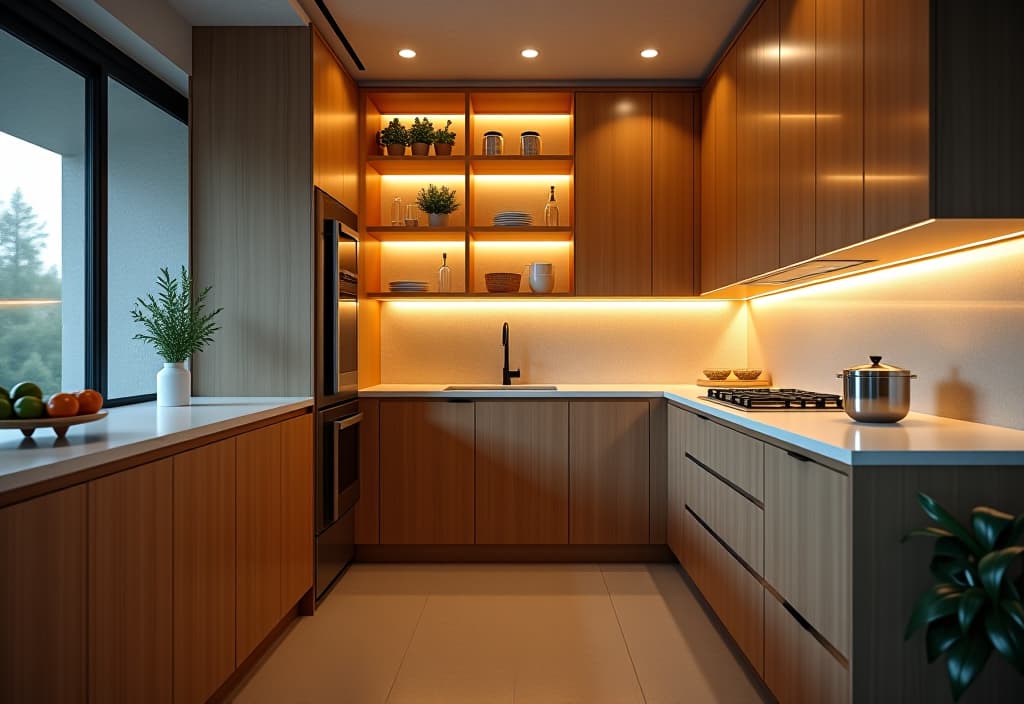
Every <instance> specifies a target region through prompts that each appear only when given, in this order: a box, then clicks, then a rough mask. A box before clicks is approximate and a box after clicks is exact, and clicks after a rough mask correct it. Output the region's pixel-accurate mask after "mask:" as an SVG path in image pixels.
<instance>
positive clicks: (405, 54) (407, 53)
mask: <svg viewBox="0 0 1024 704" xmlns="http://www.w3.org/2000/svg"><path fill="white" fill-rule="evenodd" d="M398 55H399V56H401V57H402V58H403V59H415V58H416V52H415V51H413V50H412V49H399V50H398Z"/></svg>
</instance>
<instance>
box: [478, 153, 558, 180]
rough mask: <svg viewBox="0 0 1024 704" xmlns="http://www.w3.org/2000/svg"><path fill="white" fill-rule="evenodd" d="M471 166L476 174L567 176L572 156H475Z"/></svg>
mask: <svg viewBox="0 0 1024 704" xmlns="http://www.w3.org/2000/svg"><path fill="white" fill-rule="evenodd" d="M469 163H470V166H472V168H473V173H475V174H488V175H508V174H515V175H519V174H527V175H536V176H547V175H550V174H555V175H559V176H567V175H569V174H571V173H572V156H570V155H567V154H558V155H549V154H541V155H540V156H516V155H513V156H474V157H471V158H470V162H469Z"/></svg>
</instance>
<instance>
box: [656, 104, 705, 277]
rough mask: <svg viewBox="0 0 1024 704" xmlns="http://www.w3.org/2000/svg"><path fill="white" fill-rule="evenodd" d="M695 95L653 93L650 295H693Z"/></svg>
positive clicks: (695, 192) (695, 175)
mask: <svg viewBox="0 0 1024 704" xmlns="http://www.w3.org/2000/svg"><path fill="white" fill-rule="evenodd" d="M697 102H698V98H697V95H696V94H695V93H675V92H673V93H654V94H652V96H651V117H652V122H651V168H652V170H653V171H652V178H651V293H652V294H653V295H655V296H692V295H694V294H695V293H696V286H695V282H694V274H695V262H694V256H693V255H694V235H695V228H696V221H695V213H696V208H697V202H696V198H697V195H696V194H697V189H696V179H697V174H696V173H695V168H696V163H697V161H696V157H697V154H696V149H697V123H696V120H697V109H698V107H697Z"/></svg>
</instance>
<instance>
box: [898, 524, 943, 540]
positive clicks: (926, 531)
mask: <svg viewBox="0 0 1024 704" xmlns="http://www.w3.org/2000/svg"><path fill="white" fill-rule="evenodd" d="M952 535H953V534H952V533H950V532H949V531H948V530H942V529H941V528H937V527H935V526H928V527H927V528H917V529H916V530H912V531H910V532H909V533H907V534H906V535H904V536H903V539H902V542H906V541H907V540H909V539H910V538H948V537H951V536H952Z"/></svg>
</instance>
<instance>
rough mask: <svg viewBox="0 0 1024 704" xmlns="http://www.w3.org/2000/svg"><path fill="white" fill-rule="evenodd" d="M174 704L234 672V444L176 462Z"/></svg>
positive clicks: (201, 697)
mask: <svg viewBox="0 0 1024 704" xmlns="http://www.w3.org/2000/svg"><path fill="white" fill-rule="evenodd" d="M173 464H174V482H173V484H174V486H173V506H174V508H173V516H174V518H173V525H174V538H173V550H172V553H173V574H174V577H173V583H174V592H173V593H174V611H173V619H174V701H175V702H177V703H181V704H184V703H192V702H205V701H206V700H207V699H208V698H209V697H210V695H211V694H213V693H214V692H215V691H216V690H217V688H218V687H220V685H221V683H223V682H224V681H225V680H226V679H227V678H228V677H229V676H230V675H231V673H232V672H233V671H234V669H235V439H234V438H229V439H227V440H222V441H220V442H215V443H212V444H210V445H205V446H203V447H200V448H197V449H195V450H189V451H188V452H182V453H180V454H178V455H175V456H174V460H173Z"/></svg>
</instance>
